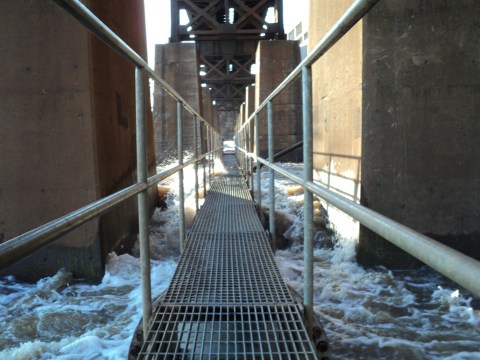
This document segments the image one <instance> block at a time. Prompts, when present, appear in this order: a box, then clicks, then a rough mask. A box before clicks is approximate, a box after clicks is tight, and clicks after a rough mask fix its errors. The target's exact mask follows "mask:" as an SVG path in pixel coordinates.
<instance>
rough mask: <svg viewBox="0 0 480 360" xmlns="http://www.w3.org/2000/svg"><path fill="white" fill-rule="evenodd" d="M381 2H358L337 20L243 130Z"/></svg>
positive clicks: (266, 99)
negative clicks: (305, 69) (306, 68)
mask: <svg viewBox="0 0 480 360" xmlns="http://www.w3.org/2000/svg"><path fill="white" fill-rule="evenodd" d="M378 2H380V0H356V1H355V2H354V3H353V4H352V5H351V6H350V7H349V8H348V9H347V11H345V13H344V14H343V15H342V16H341V17H340V19H338V20H337V22H336V23H335V24H334V25H333V26H332V27H331V29H330V30H329V31H328V32H327V33H326V34H325V35H324V36H323V38H322V39H321V40H320V41H319V42H318V44H317V45H316V46H315V47H314V48H313V49H312V51H311V52H310V53H309V54H308V55H307V56H306V57H305V59H303V60H302V62H301V63H300V64H299V65H298V66H297V67H296V68H295V69H293V70H292V72H291V73H290V74H288V76H287V77H286V78H285V79H284V80H283V81H282V82H281V83H280V84H279V85H278V86H277V87H276V88H275V89H274V90H273V91H272V92H271V93H270V94H269V95H268V96H267V97H266V98H265V100H264V101H263V102H262V103H261V104H260V105H259V106H258V107H257V108H256V109H255V111H254V112H253V113H252V115H250V116H249V117H248V119H247V120H246V121H245V123H244V124H243V125H242V126H241V127H240V129H239V131H241V130H243V128H245V126H247V125H248V124H249V123H250V121H252V120H253V119H254V118H255V115H257V114H258V113H259V112H260V110H262V109H263V108H264V107H265V106H267V105H268V102H269V101H272V100H273V99H274V98H275V97H276V96H277V95H278V94H279V93H280V92H282V90H283V89H285V88H286V87H287V86H288V85H290V84H291V83H292V82H293V81H295V80H296V79H297V78H299V77H300V76H301V75H302V69H303V68H304V67H310V66H312V65H313V64H314V63H315V62H316V61H317V60H318V59H320V57H322V55H323V54H325V53H326V52H327V51H328V50H329V49H330V48H331V47H332V46H333V45H335V44H336V43H337V42H338V40H340V39H341V38H342V37H343V36H344V35H345V34H346V33H347V32H348V31H349V30H350V29H351V28H352V27H353V26H354V25H355V24H356V23H357V22H358V21H360V20H361V19H362V18H363V17H364V16H365V15H366V14H367V13H368V12H369V11H370V9H372V8H373V7H374V6H375V5H376V4H377V3H378Z"/></svg>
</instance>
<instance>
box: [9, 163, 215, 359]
mask: <svg viewBox="0 0 480 360" xmlns="http://www.w3.org/2000/svg"><path fill="white" fill-rule="evenodd" d="M173 163H174V162H170V163H167V164H164V165H165V166H170V165H172V164H173ZM206 171H207V179H208V167H207V169H206ZM215 171H216V172H217V173H221V172H222V171H224V169H223V166H222V165H221V164H219V163H218V160H217V162H216V164H215ZM184 178H185V200H186V201H185V212H186V221H187V224H188V223H191V221H192V219H193V217H194V215H195V193H194V190H195V175H194V171H193V166H190V167H188V168H186V169H185V170H184ZM161 185H162V186H165V187H168V188H170V189H171V191H170V193H169V194H168V195H167V199H166V200H167V201H166V202H167V204H168V208H167V209H166V210H165V211H163V212H162V211H160V210H158V209H157V210H156V211H155V213H154V215H153V218H152V220H151V225H150V241H151V251H152V259H153V260H152V262H151V266H152V295H153V297H154V298H156V297H158V296H159V295H160V294H161V293H162V292H163V291H165V290H166V289H167V287H168V284H169V283H170V280H171V278H172V276H173V273H174V271H175V268H176V265H177V260H178V257H179V242H178V188H179V187H178V177H177V176H172V177H170V178H169V179H167V180H165V181H164V182H162V184H161ZM199 185H200V189H202V194H201V198H200V201H199V202H200V205H201V204H202V202H203V173H202V176H199ZM133 255H134V256H132V255H128V254H124V255H120V256H117V255H116V254H114V253H112V254H111V255H110V257H109V259H108V262H107V268H106V272H105V275H104V277H103V279H102V282H101V283H100V284H98V285H89V284H81V283H75V281H74V280H72V279H71V276H70V274H69V273H68V271H64V270H60V271H59V272H58V273H57V274H56V275H55V276H53V277H51V278H46V279H42V280H40V281H39V282H38V283H37V284H34V285H32V284H24V283H20V282H17V281H15V279H14V278H13V277H7V278H4V279H1V280H0V333H1V334H2V336H1V338H0V360H3V359H5V360H12V359H18V360H20V359H22V360H23V359H64V360H67V359H68V360H76V359H79V360H80V359H82V360H84V359H112V360H113V359H115V360H117V359H127V357H128V351H129V347H130V342H131V339H132V335H133V333H134V330H135V328H136V326H137V325H138V323H139V321H140V319H141V316H142V299H141V289H140V260H139V259H138V245H136V246H135V247H134V249H133Z"/></svg>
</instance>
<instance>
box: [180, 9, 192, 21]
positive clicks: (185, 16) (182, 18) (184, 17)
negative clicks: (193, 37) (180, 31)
mask: <svg viewBox="0 0 480 360" xmlns="http://www.w3.org/2000/svg"><path fill="white" fill-rule="evenodd" d="M179 21H180V25H187V24H188V23H189V22H190V19H189V18H188V14H187V10H185V9H180V20H179Z"/></svg>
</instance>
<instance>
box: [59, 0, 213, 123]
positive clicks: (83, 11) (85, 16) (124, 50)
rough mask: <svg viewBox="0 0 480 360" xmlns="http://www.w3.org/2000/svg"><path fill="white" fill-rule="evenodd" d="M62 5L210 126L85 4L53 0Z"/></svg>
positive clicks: (67, 0) (68, 0) (77, 0)
mask: <svg viewBox="0 0 480 360" xmlns="http://www.w3.org/2000/svg"><path fill="white" fill-rule="evenodd" d="M52 1H54V2H55V3H57V4H58V5H59V6H60V7H62V8H64V9H65V10H66V11H67V12H68V13H70V14H71V15H72V16H73V17H74V18H76V19H77V20H78V21H79V22H80V23H81V24H83V25H84V26H85V27H87V28H88V29H90V30H91V31H92V32H93V33H94V34H95V35H96V36H97V37H98V38H99V39H100V40H102V41H103V42H104V43H106V44H107V45H109V46H110V47H112V48H113V49H114V50H116V51H118V53H120V54H121V55H123V56H125V57H126V58H127V59H128V60H130V61H131V62H132V63H133V64H134V65H135V66H138V67H140V68H143V69H144V70H145V73H146V74H147V75H148V76H149V77H150V78H151V79H152V80H154V81H155V82H156V83H158V84H159V85H160V86H161V87H162V88H163V89H164V90H165V91H166V92H167V93H169V94H170V95H171V96H172V97H173V98H174V99H175V100H177V101H180V102H181V103H182V104H183V106H184V108H185V109H186V110H187V111H188V112H189V113H191V114H192V115H196V116H197V118H198V119H199V120H201V121H202V122H204V123H205V124H206V125H207V126H209V127H210V125H209V124H208V122H207V121H206V120H205V119H204V118H203V117H202V116H201V115H200V114H199V113H198V112H197V111H196V110H195V109H194V108H193V107H192V106H191V105H189V104H188V102H187V101H186V100H185V99H184V98H183V97H182V96H181V95H180V94H179V93H178V92H177V91H176V90H175V89H174V88H173V87H172V86H170V84H168V83H167V82H166V81H165V80H164V79H163V78H162V77H160V76H159V75H158V74H156V73H155V71H154V70H153V69H152V68H150V67H149V66H148V63H147V62H146V61H145V60H144V59H143V58H142V57H141V56H140V55H138V54H137V53H136V52H135V51H134V50H133V49H132V48H131V47H130V46H129V45H128V44H127V43H126V42H125V41H123V40H122V39H121V38H120V37H119V36H118V35H117V34H115V33H114V32H113V31H112V30H111V29H110V28H108V26H106V25H105V24H104V23H103V22H102V21H101V20H100V19H99V18H98V17H96V16H95V15H94V14H93V13H92V12H91V11H90V10H89V9H88V8H87V7H86V6H85V5H83V4H82V3H81V2H80V1H79V0H52Z"/></svg>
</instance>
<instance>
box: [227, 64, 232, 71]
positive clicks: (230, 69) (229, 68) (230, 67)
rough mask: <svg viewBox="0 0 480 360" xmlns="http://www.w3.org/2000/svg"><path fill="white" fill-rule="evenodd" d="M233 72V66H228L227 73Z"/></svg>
mask: <svg viewBox="0 0 480 360" xmlns="http://www.w3.org/2000/svg"><path fill="white" fill-rule="evenodd" d="M232 71H233V65H232V64H228V72H232Z"/></svg>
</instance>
